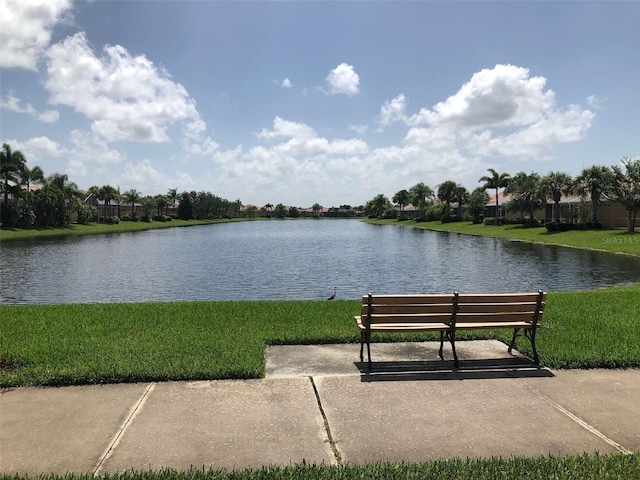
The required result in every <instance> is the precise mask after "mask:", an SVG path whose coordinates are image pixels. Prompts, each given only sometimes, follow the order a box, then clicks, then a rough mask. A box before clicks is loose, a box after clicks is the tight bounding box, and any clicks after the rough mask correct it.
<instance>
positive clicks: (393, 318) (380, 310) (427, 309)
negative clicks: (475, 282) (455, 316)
mask: <svg viewBox="0 0 640 480" xmlns="http://www.w3.org/2000/svg"><path fill="white" fill-rule="evenodd" d="M454 298H455V295H454V294H444V295H371V294H369V295H364V296H363V297H362V307H361V310H360V315H361V318H362V321H363V322H364V324H365V325H376V324H381V323H407V324H411V323H446V324H447V325H449V324H451V321H452V313H453V300H454Z"/></svg>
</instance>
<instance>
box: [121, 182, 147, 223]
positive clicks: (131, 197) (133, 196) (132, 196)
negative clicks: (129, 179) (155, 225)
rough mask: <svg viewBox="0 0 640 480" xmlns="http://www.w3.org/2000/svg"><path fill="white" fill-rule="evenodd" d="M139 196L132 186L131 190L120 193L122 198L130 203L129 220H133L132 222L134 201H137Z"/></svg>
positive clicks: (134, 216)
mask: <svg viewBox="0 0 640 480" xmlns="http://www.w3.org/2000/svg"><path fill="white" fill-rule="evenodd" d="M141 198H142V194H141V193H140V192H138V191H137V190H136V189H135V188H132V189H131V190H129V191H127V192H124V193H123V194H122V200H123V201H125V202H127V203H129V204H131V220H133V221H134V222H135V220H136V203H138V202H139V201H140V199H141Z"/></svg>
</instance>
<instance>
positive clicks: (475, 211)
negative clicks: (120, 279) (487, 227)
mask: <svg viewBox="0 0 640 480" xmlns="http://www.w3.org/2000/svg"><path fill="white" fill-rule="evenodd" d="M488 201H489V194H488V193H487V191H486V190H485V189H484V188H482V187H478V188H476V189H475V190H474V191H473V192H472V193H471V195H470V196H469V203H468V205H467V211H468V212H469V213H470V214H471V216H472V217H473V223H480V215H482V214H483V213H484V210H485V207H486V205H487V202H488Z"/></svg>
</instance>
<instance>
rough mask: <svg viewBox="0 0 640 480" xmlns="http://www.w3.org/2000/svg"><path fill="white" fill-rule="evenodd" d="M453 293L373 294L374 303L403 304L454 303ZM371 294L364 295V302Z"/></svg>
mask: <svg viewBox="0 0 640 480" xmlns="http://www.w3.org/2000/svg"><path fill="white" fill-rule="evenodd" d="M453 297H454V295H453V294H443V295H437V294H426V295H372V299H373V305H374V306H375V305H402V304H407V303H426V304H430V303H452V302H453ZM368 299H369V296H368V295H364V296H363V297H362V304H363V305H366V304H367V302H368Z"/></svg>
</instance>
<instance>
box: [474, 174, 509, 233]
mask: <svg viewBox="0 0 640 480" xmlns="http://www.w3.org/2000/svg"><path fill="white" fill-rule="evenodd" d="M487 171H488V172H489V173H491V175H483V176H482V177H480V180H478V182H484V184H483V185H482V188H483V189H485V190H486V189H487V188H492V189H495V191H496V225H497V224H498V222H499V220H500V212H499V209H500V202H499V201H498V195H499V192H500V189H501V188H505V187H506V186H507V185H508V184H509V179H510V178H511V176H510V175H509V174H508V173H498V172H496V171H495V170H494V169H493V168H489V169H487Z"/></svg>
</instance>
